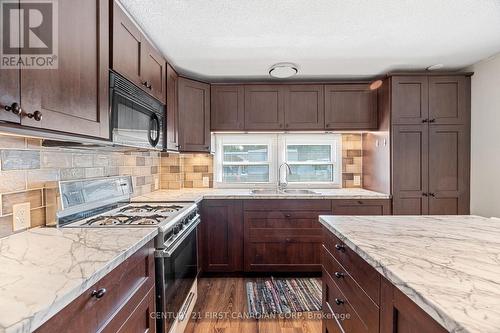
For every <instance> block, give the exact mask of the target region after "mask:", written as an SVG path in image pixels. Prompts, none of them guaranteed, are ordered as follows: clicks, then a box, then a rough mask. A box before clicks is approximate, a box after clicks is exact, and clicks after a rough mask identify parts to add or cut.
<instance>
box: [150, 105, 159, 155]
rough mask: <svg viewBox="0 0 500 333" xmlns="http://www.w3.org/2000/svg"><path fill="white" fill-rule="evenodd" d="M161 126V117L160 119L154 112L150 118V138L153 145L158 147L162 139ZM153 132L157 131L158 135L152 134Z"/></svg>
mask: <svg viewBox="0 0 500 333" xmlns="http://www.w3.org/2000/svg"><path fill="white" fill-rule="evenodd" d="M160 127H161V126H160V119H158V116H157V115H156V114H155V113H152V114H151V118H150V119H149V129H148V140H149V143H150V144H151V146H153V147H156V146H157V145H158V142H159V141H160V131H161V128H160ZM153 132H156V137H154V138H153V137H152V136H151V135H152V133H153Z"/></svg>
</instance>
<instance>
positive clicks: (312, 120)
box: [285, 85, 325, 130]
mask: <svg viewBox="0 0 500 333" xmlns="http://www.w3.org/2000/svg"><path fill="white" fill-rule="evenodd" d="M323 92H324V90H323V86H322V85H289V86H287V87H286V92H285V129H291V130H309V129H323V128H324V126H325V125H324V123H325V100H324V93H323Z"/></svg>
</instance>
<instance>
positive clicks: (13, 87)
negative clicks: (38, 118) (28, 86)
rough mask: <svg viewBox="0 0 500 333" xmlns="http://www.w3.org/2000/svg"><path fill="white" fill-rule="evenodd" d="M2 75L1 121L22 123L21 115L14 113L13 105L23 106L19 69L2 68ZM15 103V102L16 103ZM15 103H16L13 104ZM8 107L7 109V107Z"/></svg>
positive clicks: (0, 80)
mask: <svg viewBox="0 0 500 333" xmlns="http://www.w3.org/2000/svg"><path fill="white" fill-rule="evenodd" d="M1 73H2V75H0V122H1V121H7V122H10V123H15V124H19V123H21V117H19V116H18V115H16V114H14V113H13V112H12V111H13V110H12V107H13V106H14V108H16V104H17V105H18V106H19V107H20V106H21V96H20V93H21V80H20V74H21V72H20V70H19V69H4V68H2V69H1ZM14 103H15V104H14ZM13 104H14V105H13ZM6 108H7V109H6Z"/></svg>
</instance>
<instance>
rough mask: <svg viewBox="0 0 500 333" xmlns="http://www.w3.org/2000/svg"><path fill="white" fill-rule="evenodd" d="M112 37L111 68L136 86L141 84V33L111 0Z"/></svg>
mask: <svg viewBox="0 0 500 333" xmlns="http://www.w3.org/2000/svg"><path fill="white" fill-rule="evenodd" d="M112 39H113V42H112V43H113V48H112V54H113V57H112V66H111V68H112V69H113V70H115V71H117V72H118V73H120V74H121V75H123V76H125V77H126V78H127V79H129V80H130V81H132V82H134V83H135V84H137V85H138V86H142V83H143V81H142V80H141V55H142V52H143V51H142V47H143V45H142V34H141V32H140V31H139V29H138V28H137V26H136V25H135V24H134V22H132V20H130V18H129V17H128V16H127V15H126V14H125V12H123V10H122V9H121V8H120V6H119V5H118V3H117V2H116V1H113V33H112Z"/></svg>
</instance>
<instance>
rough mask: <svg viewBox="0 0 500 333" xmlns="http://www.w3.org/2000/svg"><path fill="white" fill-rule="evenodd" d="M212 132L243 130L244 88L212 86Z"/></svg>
mask: <svg viewBox="0 0 500 333" xmlns="http://www.w3.org/2000/svg"><path fill="white" fill-rule="evenodd" d="M210 90H211V97H210V102H211V108H210V113H211V122H210V127H211V129H212V130H214V131H217V130H222V131H223V130H242V129H243V126H244V125H245V88H244V86H211V88H210Z"/></svg>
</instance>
